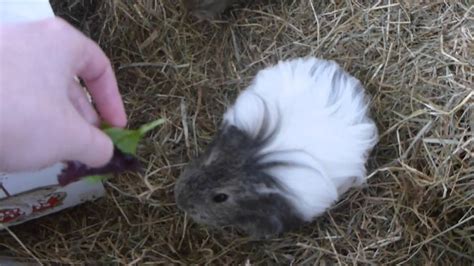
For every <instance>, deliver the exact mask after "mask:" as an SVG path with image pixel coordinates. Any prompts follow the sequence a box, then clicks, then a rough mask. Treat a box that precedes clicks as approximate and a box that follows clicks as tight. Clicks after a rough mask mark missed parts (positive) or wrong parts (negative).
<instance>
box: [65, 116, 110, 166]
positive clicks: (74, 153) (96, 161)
mask: <svg viewBox="0 0 474 266" xmlns="http://www.w3.org/2000/svg"><path fill="white" fill-rule="evenodd" d="M73 113H74V116H75V118H74V119H71V120H70V121H71V122H70V124H69V126H68V129H67V130H66V132H65V136H67V137H66V138H65V140H64V141H65V142H67V144H66V145H63V147H67V150H66V151H65V157H66V159H67V160H71V161H79V162H81V163H83V164H86V165H87V166H89V167H101V166H104V165H105V164H107V163H108V162H109V161H110V160H111V159H112V156H113V151H114V146H113V143H112V140H111V139H110V138H109V137H108V136H107V135H106V134H105V133H104V132H102V131H101V130H100V129H99V128H97V127H95V126H94V125H92V124H90V123H88V122H87V121H86V120H85V119H84V118H83V117H82V116H81V115H80V114H79V113H78V112H77V111H76V110H74V112H73Z"/></svg>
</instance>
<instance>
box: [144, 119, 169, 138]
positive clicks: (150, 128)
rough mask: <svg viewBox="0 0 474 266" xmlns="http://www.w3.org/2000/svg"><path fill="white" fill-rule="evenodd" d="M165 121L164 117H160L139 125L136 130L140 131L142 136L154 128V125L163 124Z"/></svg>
mask: <svg viewBox="0 0 474 266" xmlns="http://www.w3.org/2000/svg"><path fill="white" fill-rule="evenodd" d="M165 122H166V119H164V118H161V119H157V120H155V121H153V122H150V123H148V124H145V125H143V126H141V127H140V128H139V129H138V131H140V134H141V135H142V136H143V135H145V134H146V133H147V132H148V131H150V130H152V129H154V128H155V127H157V126H159V125H161V124H164V123H165Z"/></svg>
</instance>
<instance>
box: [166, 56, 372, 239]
mask: <svg viewBox="0 0 474 266" xmlns="http://www.w3.org/2000/svg"><path fill="white" fill-rule="evenodd" d="M368 105H369V101H368V99H367V97H366V95H365V93H364V88H363V86H362V85H361V83H360V81H359V80H357V79H356V78H354V77H353V76H351V75H350V74H348V73H347V72H346V71H344V70H343V69H342V68H341V67H340V66H339V65H338V64H337V63H336V62H334V61H328V60H323V59H318V58H314V57H308V58H296V59H291V60H287V61H280V62H279V63H278V64H276V65H273V66H270V67H268V68H266V69H263V70H260V71H259V72H258V73H257V75H256V77H255V78H254V79H253V81H252V83H251V84H250V85H249V87H248V88H247V89H245V90H244V91H243V92H241V93H240V95H239V96H238V97H237V100H236V102H235V103H234V104H233V106H231V107H230V108H228V110H227V111H226V112H225V114H224V116H223V121H222V124H221V126H220V128H219V129H218V132H217V134H216V136H215V137H214V138H213V140H212V141H211V143H210V144H209V146H208V147H207V149H206V151H205V152H204V153H203V154H202V155H200V156H198V157H197V158H195V159H193V160H192V161H191V162H190V163H189V164H188V165H187V166H186V167H185V169H184V171H183V172H182V173H181V175H180V177H179V178H178V179H177V181H176V184H175V188H174V189H175V191H174V192H175V199H176V203H177V206H178V208H179V209H181V210H182V211H184V212H186V213H187V214H188V215H189V216H190V217H191V218H192V219H193V220H194V221H196V222H197V223H201V224H204V225H208V226H210V227H222V226H233V227H235V228H237V229H240V230H241V231H243V233H246V234H248V235H250V236H252V237H255V238H258V239H262V238H263V239H265V238H270V237H273V236H275V235H280V234H282V233H285V232H287V231H289V230H293V229H295V228H297V227H300V226H301V225H304V224H305V223H308V222H311V221H313V220H314V219H315V218H316V217H318V216H320V215H321V214H323V213H325V211H327V209H328V208H330V207H331V206H332V205H333V204H334V203H336V202H337V201H338V200H339V199H340V196H341V195H342V194H344V193H345V192H346V191H348V190H349V189H350V188H352V187H355V186H360V185H362V184H364V183H365V181H366V166H365V165H366V161H367V157H368V156H369V153H370V152H371V150H372V149H373V147H374V146H375V145H376V143H377V142H378V130H377V127H376V125H375V123H374V121H373V120H372V119H371V118H370V116H369V111H368Z"/></svg>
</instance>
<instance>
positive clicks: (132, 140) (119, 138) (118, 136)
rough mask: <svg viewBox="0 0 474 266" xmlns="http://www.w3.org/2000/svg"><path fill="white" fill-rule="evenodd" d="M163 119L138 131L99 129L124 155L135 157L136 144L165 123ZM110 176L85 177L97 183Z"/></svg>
mask: <svg viewBox="0 0 474 266" xmlns="http://www.w3.org/2000/svg"><path fill="white" fill-rule="evenodd" d="M165 122H166V120H165V119H164V118H160V119H157V120H155V121H153V122H150V123H147V124H144V125H142V126H141V127H140V128H138V129H134V130H130V129H122V128H116V127H111V126H110V125H108V124H106V123H103V124H102V126H101V128H102V131H104V132H105V133H106V134H107V135H108V136H109V137H110V138H111V139H112V142H113V143H114V145H115V146H116V147H117V148H118V149H120V150H121V151H122V152H124V153H128V154H133V155H135V154H136V152H137V147H138V143H139V142H140V141H141V140H142V138H143V136H144V135H145V134H146V133H147V132H149V131H150V130H152V129H154V128H156V127H157V126H159V125H162V124H163V123H165ZM110 177H111V176H110V175H94V176H88V177H86V179H87V180H89V181H91V182H93V183H97V182H101V181H103V180H106V179H108V178H110Z"/></svg>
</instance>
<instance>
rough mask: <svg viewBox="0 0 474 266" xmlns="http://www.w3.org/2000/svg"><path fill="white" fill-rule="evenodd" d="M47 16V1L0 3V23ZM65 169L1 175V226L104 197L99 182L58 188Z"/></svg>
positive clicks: (60, 165)
mask: <svg viewBox="0 0 474 266" xmlns="http://www.w3.org/2000/svg"><path fill="white" fill-rule="evenodd" d="M48 17H54V13H53V10H52V8H51V5H50V4H49V1H48V0H0V23H2V24H6V23H21V22H27V21H35V20H41V19H46V18H48ZM25 41H26V40H25ZM3 115H8V114H3ZM0 141H1V140H0ZM64 166H65V165H64V164H63V163H57V164H55V165H53V166H51V167H48V168H46V169H42V170H39V171H33V172H21V173H14V174H10V173H9V174H6V173H1V172H0V225H3V226H5V227H8V226H12V225H16V224H20V223H23V222H25V221H29V220H32V219H36V218H39V217H42V216H45V215H48V214H51V213H55V212H58V211H61V210H64V209H66V208H70V207H73V206H76V205H79V204H81V203H83V202H86V201H90V200H95V199H97V198H100V197H103V196H104V195H105V190H104V186H103V184H102V183H101V182H97V183H92V182H90V181H86V180H82V181H77V182H74V183H71V184H69V185H67V186H64V187H61V186H59V184H58V180H57V176H58V174H59V173H61V171H62V169H63V167H64ZM3 226H0V229H1V228H2V227H3Z"/></svg>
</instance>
